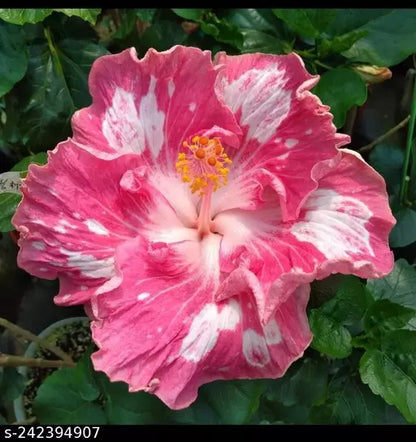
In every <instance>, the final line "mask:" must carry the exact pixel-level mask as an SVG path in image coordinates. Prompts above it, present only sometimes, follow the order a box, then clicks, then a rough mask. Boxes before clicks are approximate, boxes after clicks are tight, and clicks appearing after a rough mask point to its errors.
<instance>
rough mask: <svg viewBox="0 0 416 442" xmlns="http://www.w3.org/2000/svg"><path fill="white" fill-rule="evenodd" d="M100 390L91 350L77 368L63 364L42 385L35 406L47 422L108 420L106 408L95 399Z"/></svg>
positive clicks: (41, 418) (99, 421)
mask: <svg viewBox="0 0 416 442" xmlns="http://www.w3.org/2000/svg"><path fill="white" fill-rule="evenodd" d="M99 394H100V391H99V389H98V386H97V384H96V382H95V381H94V375H93V370H92V366H91V361H90V356H89V354H85V355H84V356H83V357H82V358H81V359H80V361H79V362H78V364H77V366H76V367H75V368H61V369H59V370H57V371H55V372H54V373H53V374H51V375H50V376H49V377H47V378H46V380H45V381H44V383H43V384H42V385H41V386H40V388H39V390H38V393H37V396H36V398H35V401H34V403H33V410H34V413H35V415H36V416H37V417H38V419H39V421H40V423H41V424H42V425H44V424H86V425H88V424H90V425H91V424H98V425H100V424H105V423H107V419H106V416H105V413H104V410H103V409H102V408H101V407H100V405H98V404H97V403H94V402H93V401H95V400H96V399H98V396H99Z"/></svg>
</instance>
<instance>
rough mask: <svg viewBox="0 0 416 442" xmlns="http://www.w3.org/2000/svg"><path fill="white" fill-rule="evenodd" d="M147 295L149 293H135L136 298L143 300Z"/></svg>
mask: <svg viewBox="0 0 416 442" xmlns="http://www.w3.org/2000/svg"><path fill="white" fill-rule="evenodd" d="M149 296H150V293H148V292H143V293H140V295H137V300H138V301H143V300H144V299H146V298H148V297H149Z"/></svg>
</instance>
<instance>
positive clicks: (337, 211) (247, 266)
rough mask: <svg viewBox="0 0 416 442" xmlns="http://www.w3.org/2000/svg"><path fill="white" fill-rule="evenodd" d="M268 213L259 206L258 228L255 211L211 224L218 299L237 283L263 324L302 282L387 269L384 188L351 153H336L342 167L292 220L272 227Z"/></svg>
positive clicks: (374, 274)
mask: <svg viewBox="0 0 416 442" xmlns="http://www.w3.org/2000/svg"><path fill="white" fill-rule="evenodd" d="M273 207H274V206H273V204H272V203H271V202H269V204H266V205H265V207H264V209H263V216H260V219H261V220H262V223H261V224H259V225H258V226H257V225H256V224H255V219H254V215H255V214H256V213H258V211H256V212H254V213H253V212H251V211H244V210H237V209H235V210H230V211H226V212H223V213H220V214H218V216H217V217H216V218H215V223H216V224H215V225H216V229H217V231H218V232H219V233H220V234H222V235H223V236H224V238H223V241H222V244H221V268H222V269H223V270H224V271H228V272H229V273H230V274H229V276H228V277H227V278H226V279H225V280H224V281H223V283H222V286H221V287H220V289H219V290H218V292H217V293H216V299H217V300H224V299H227V298H228V297H230V296H233V294H232V290H231V288H232V286H233V284H235V283H236V282H237V280H241V279H244V280H245V281H247V283H248V285H249V286H250V287H251V290H252V293H253V296H254V298H255V300H256V304H257V308H258V310H259V314H260V316H261V318H262V320H263V322H267V321H268V320H269V319H270V317H272V315H273V314H274V312H275V310H276V308H277V307H278V306H279V305H280V304H281V303H283V302H285V301H286V300H287V299H288V297H289V296H290V295H291V293H293V291H294V290H296V288H297V287H298V286H299V285H301V284H305V283H308V282H311V281H313V280H314V279H316V278H318V279H321V278H325V277H327V276H329V275H330V274H331V273H344V274H354V275H357V276H360V277H362V278H379V277H382V276H385V275H386V274H388V273H389V272H390V271H391V269H392V267H393V254H392V252H391V251H390V249H389V243H388V236H389V233H390V231H391V229H392V227H393V226H394V224H395V219H394V218H393V216H392V214H391V211H390V208H389V204H388V197H387V193H386V188H385V182H384V180H383V178H382V177H381V176H380V175H379V174H378V173H377V172H376V171H375V170H374V169H373V168H371V167H370V166H369V165H368V164H366V163H365V162H364V161H363V160H362V158H361V157H360V156H359V155H358V154H356V153H355V152H352V151H348V150H347V149H345V150H343V151H342V160H341V162H340V163H339V165H338V166H337V168H336V169H334V170H333V171H331V172H329V173H328V174H327V175H326V176H325V177H323V178H322V179H321V180H320V182H319V188H318V189H317V190H316V191H314V192H313V193H312V194H311V195H310V196H309V198H308V199H307V200H306V201H305V203H304V204H303V206H302V208H301V211H300V215H299V218H298V220H296V221H294V222H286V223H284V222H279V212H278V210H277V209H276V208H274V209H273ZM233 269H234V270H233Z"/></svg>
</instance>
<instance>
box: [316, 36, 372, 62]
mask: <svg viewBox="0 0 416 442" xmlns="http://www.w3.org/2000/svg"><path fill="white" fill-rule="evenodd" d="M366 34H367V31H355V30H354V31H350V32H348V33H346V34H342V35H335V36H334V37H333V38H331V39H327V38H324V39H322V41H321V42H320V43H319V46H318V48H319V49H318V51H319V56H320V57H321V58H323V57H327V56H329V55H332V54H339V53H341V52H344V51H346V50H347V49H349V48H350V47H351V46H352V45H353V44H354V43H355V42H356V41H357V40H359V39H360V38H362V37H364V35H366Z"/></svg>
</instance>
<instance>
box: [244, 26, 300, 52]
mask: <svg viewBox="0 0 416 442" xmlns="http://www.w3.org/2000/svg"><path fill="white" fill-rule="evenodd" d="M241 33H242V35H243V46H242V51H241V52H242V53H252V52H263V53H269V54H287V53H289V52H290V51H291V49H292V47H291V45H290V44H289V43H288V42H285V41H284V40H281V39H279V38H277V37H274V36H273V35H270V34H267V33H265V32H262V31H256V30H255V29H243V30H242V31H241Z"/></svg>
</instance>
